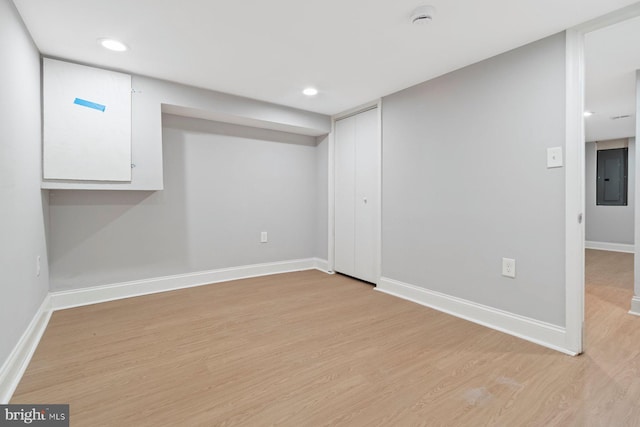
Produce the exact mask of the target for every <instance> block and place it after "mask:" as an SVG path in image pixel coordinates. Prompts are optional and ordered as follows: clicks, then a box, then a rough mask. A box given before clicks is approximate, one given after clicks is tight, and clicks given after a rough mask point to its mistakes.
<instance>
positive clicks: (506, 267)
mask: <svg viewBox="0 0 640 427" xmlns="http://www.w3.org/2000/svg"><path fill="white" fill-rule="evenodd" d="M502 275H503V276H505V277H516V260H515V259H511V258H502Z"/></svg>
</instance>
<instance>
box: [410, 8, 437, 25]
mask: <svg viewBox="0 0 640 427" xmlns="http://www.w3.org/2000/svg"><path fill="white" fill-rule="evenodd" d="M435 14H436V8H435V7H433V6H420V7H418V8H416V9H415V10H414V11H413V13H412V14H411V23H412V24H416V25H423V24H427V23H429V22H431V21H433V15H435Z"/></svg>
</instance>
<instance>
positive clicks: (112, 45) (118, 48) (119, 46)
mask: <svg viewBox="0 0 640 427" xmlns="http://www.w3.org/2000/svg"><path fill="white" fill-rule="evenodd" d="M98 43H100V45H101V46H102V47H104V48H105V49H109V50H112V51H114V52H124V51H126V50H128V49H129V48H128V47H127V45H126V44H124V43H122V42H121V41H118V40H114V39H98Z"/></svg>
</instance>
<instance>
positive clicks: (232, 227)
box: [50, 115, 326, 290]
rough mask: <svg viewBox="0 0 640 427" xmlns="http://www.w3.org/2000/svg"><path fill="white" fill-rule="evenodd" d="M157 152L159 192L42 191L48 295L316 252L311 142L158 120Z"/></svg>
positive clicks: (218, 125)
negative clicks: (264, 235) (47, 228)
mask: <svg viewBox="0 0 640 427" xmlns="http://www.w3.org/2000/svg"><path fill="white" fill-rule="evenodd" d="M323 144H324V143H323ZM321 146H322V144H321ZM163 150H164V174H165V176H164V182H165V189H164V190H163V191H159V192H117V191H100V192H92V191H77V190H61V191H52V192H51V196H50V223H51V241H50V247H51V287H52V290H60V289H71V288H82V287H87V286H94V285H102V284H110V283H118V282H124V281H130V280H136V279H146V278H153V277H160V276H165V275H171V274H182V273H189V272H196V271H206V270H212V269H218V268H225V267H233V266H242V265H250V264H257V263H265V262H275V261H284V260H292V259H301V258H309V257H313V256H315V255H316V254H317V253H318V252H317V251H318V250H319V249H318V247H317V246H316V235H317V233H318V229H319V228H318V225H317V223H316V221H317V220H318V219H319V218H318V215H317V212H318V211H319V208H318V204H319V201H318V194H317V191H318V186H319V184H318V182H317V180H318V177H319V176H321V175H322V174H319V173H318V170H317V168H318V165H319V164H322V161H320V160H319V159H318V156H317V152H318V148H317V147H316V138H314V137H308V136H300V135H293V134H287V133H283V132H278V131H273V130H265V129H256V128H248V127H243V126H238V125H232V124H223V123H219V122H212V121H205V120H200V119H192V118H184V117H178V116H171V115H164V116H163ZM325 209H326V208H325ZM325 230H326V228H325ZM261 231H267V232H268V236H269V243H266V244H261V243H260V232H261ZM325 234H326V232H325ZM321 246H322V245H320V246H319V247H321Z"/></svg>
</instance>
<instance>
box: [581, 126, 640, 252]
mask: <svg viewBox="0 0 640 427" xmlns="http://www.w3.org/2000/svg"><path fill="white" fill-rule="evenodd" d="M628 141H629V165H628V185H629V187H628V190H627V191H628V193H627V206H597V205H596V171H597V164H596V162H597V153H596V147H597V143H596V142H587V144H586V146H585V162H586V163H585V205H586V206H585V230H586V233H585V240H586V241H588V242H601V243H622V244H627V245H633V244H634V221H635V213H634V212H635V164H636V159H635V149H636V144H635V138H629V139H628Z"/></svg>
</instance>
